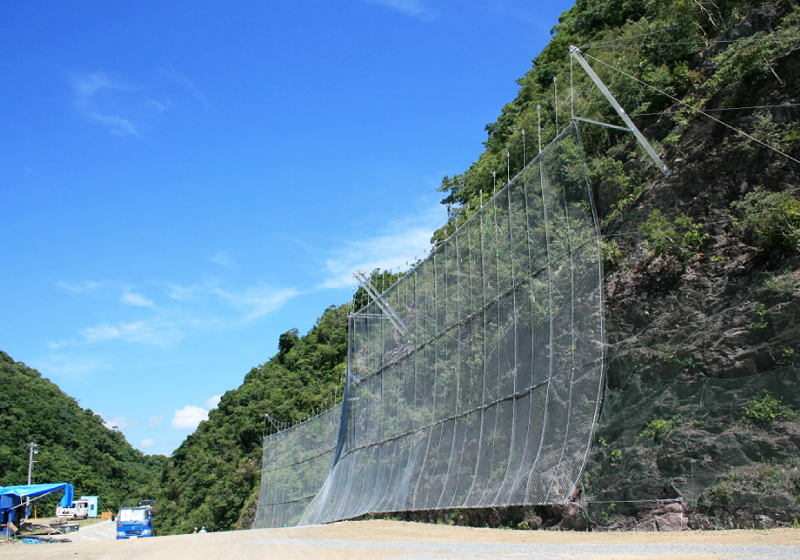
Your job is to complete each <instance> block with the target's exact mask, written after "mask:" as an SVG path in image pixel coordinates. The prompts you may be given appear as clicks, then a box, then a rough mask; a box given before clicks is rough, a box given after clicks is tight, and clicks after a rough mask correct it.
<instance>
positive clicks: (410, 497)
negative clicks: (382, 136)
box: [255, 125, 604, 527]
mask: <svg viewBox="0 0 800 560" xmlns="http://www.w3.org/2000/svg"><path fill="white" fill-rule="evenodd" d="M601 282H602V269H601V259H600V245H599V232H598V226H597V220H596V216H595V213H594V209H593V202H592V199H591V195H590V192H589V188H588V183H587V180H586V172H585V165H584V162H583V155H582V149H581V145H580V138H579V135H578V131H577V129H576V127H575V126H574V125H572V126H570V127H568V128H567V129H566V130H565V131H564V132H562V133H561V134H560V135H559V137H558V138H556V139H555V140H554V141H553V142H552V143H551V144H550V145H549V146H548V147H547V149H545V150H544V151H543V152H542V153H540V154H539V156H537V158H536V159H535V160H534V161H532V162H531V163H530V164H529V165H528V166H527V167H525V169H524V170H523V171H522V172H520V174H518V175H517V176H516V177H515V178H514V179H513V180H512V181H511V182H510V183H509V184H507V185H506V186H505V187H504V188H503V189H501V190H500V191H498V192H497V193H496V195H495V196H494V197H493V198H492V199H491V200H490V201H489V202H488V203H487V204H486V205H484V206H483V208H482V209H481V210H480V211H478V212H477V213H476V214H475V215H473V216H472V217H471V218H470V219H469V220H468V221H467V222H466V223H465V224H464V225H462V226H461V227H460V228H459V229H458V230H457V231H456V233H454V234H453V235H452V236H451V237H450V238H449V239H447V240H446V241H445V242H443V243H442V244H440V245H439V246H438V247H436V248H435V249H434V250H433V251H432V253H431V255H430V256H429V257H428V258H427V259H426V260H424V261H422V262H421V263H420V264H418V265H417V266H415V267H414V268H412V269H411V270H410V271H408V272H407V273H406V274H405V275H404V276H403V277H402V278H401V279H400V280H399V281H398V282H397V283H395V284H394V285H393V286H392V287H390V288H389V289H388V290H387V291H386V292H384V293H383V294H382V299H383V304H382V305H378V302H372V303H370V304H369V305H367V306H366V307H365V308H363V309H361V310H360V311H359V312H358V313H355V314H352V315H351V317H350V333H349V336H350V344H349V354H348V366H349V367H348V369H349V372H350V375H349V376H348V383H347V388H346V394H345V401H344V409H343V410H342V411H340V412H342V415H341V418H342V420H341V422H342V424H341V430H340V432H339V438H338V441H332V440H329V441H328V442H325V443H321V446H322V447H321V449H324V450H323V451H320V448H318V449H317V450H315V451H314V450H310V449H306V450H304V451H302V452H300V451H293V450H291V449H290V448H289V447H288V446H289V445H290V444H291V443H292V442H291V441H290V440H289V438H290V437H291V435H290V434H287V433H286V432H283V433H284V434H286V436H287V437H286V438H285V440H281V439H278V438H280V437H281V436H280V435H274V436H270V437H269V438H267V439H266V440H265V442H264V462H263V475H262V476H263V481H262V494H261V499H260V501H259V510H258V514H257V519H256V523H255V526H257V527H268V526H282V525H284V524H289V522H288V521H287V520H288V519H290V518H291V519H294V518H295V516H296V513H294V512H295V511H296V509H295V508H296V507H299V504H300V503H301V502H303V501H306V500H308V496H309V495H310V494H311V493H313V491H312V489H311V485H312V481H311V477H310V476H309V477H307V476H306V474H305V473H304V472H303V470H302V469H300V468H299V466H300V465H301V464H302V463H301V461H298V458H299V457H301V456H306V455H308V456H313V457H315V459H314V460H315V461H316V460H317V458H320V459H321V458H322V457H324V458H325V460H327V461H328V467H329V468H330V467H331V466H332V469H330V472H329V474H328V476H327V478H325V479H324V483H323V480H321V479H319V478H317V479H316V480H315V481H314V482H315V483H319V486H318V489H319V492H318V493H317V494H316V496H315V497H314V499H313V500H311V501H310V504H309V505H308V507H307V508H306V510H305V512H304V513H303V515H302V518H301V519H300V521H299V523H300V524H315V523H325V522H331V521H335V520H340V519H347V518H352V517H356V516H359V515H363V514H365V513H368V512H391V511H413V510H424V509H449V508H456V507H487V506H503V505H524V504H547V503H559V502H564V501H566V500H568V499H569V498H570V495H571V494H572V493H573V491H574V490H575V486H576V483H577V480H578V477H579V476H580V474H581V471H582V469H583V466H584V464H585V461H586V456H587V452H588V450H589V447H590V443H591V440H592V434H593V430H594V427H595V423H596V419H597V415H598V410H599V406H600V399H601V390H602V387H603V373H602V371H603V338H604V332H603V315H602V292H601ZM387 309H390V310H392V311H389V312H390V313H391V312H393V313H395V314H396V316H397V318H399V319H400V320H401V321H402V323H403V324H404V325H405V326H406V327H407V329H406V331H405V333H401V332H400V330H398V328H397V327H396V326H395V323H397V321H394V322H392V321H390V320H389V319H388V315H387V313H386V310H387ZM336 410H339V409H338V408H337V409H336ZM333 415H335V412H334V413H333ZM315 422H317V420H312V421H309V422H307V423H305V424H303V425H301V426H298V428H300V429H302V430H310V431H313V432H314V433H315V434H316V433H318V432H320V433H321V430H319V429H318V428H316V427H315ZM319 422H330V421H329V420H325V419H323V418H322V417H320V420H319ZM326 425H327V424H326ZM298 439H299V438H298ZM307 439H311V440H313V439H314V438H313V437H312V438H307ZM298 443H300V442H299V441H298ZM323 454H324V455H323ZM315 464H316V463H315ZM279 471H280V473H282V474H279ZM318 474H319V473H318V472H317V471H315V472H314V475H313V476H317V475H318ZM284 476H286V477H288V478H291V477H292V476H296V477H298V478H303V480H302V481H297V482H291V481H290V480H288V478H287V479H285V480H283V481H282V482H280V484H279V486H280V487H281V489H282V491H283V490H285V492H284V493H283V494H281V492H277V491H274V490H273V494H270V490H269V489H270V488H275V487H276V483H275V482H274V481H275V480H276V479H277V478H279V477H284ZM301 487H303V490H300V488H301ZM306 488H307V490H306ZM278 494H281V495H282V496H283V497H281V498H272V497H270V496H272V495H275V496H277V495H278ZM284 504H288V505H284ZM282 508H287V509H291V510H292V514H291V515H289V514H284V513H279V512H278V511H279V510H280V509H282ZM267 511H269V512H270V513H266V512H267Z"/></svg>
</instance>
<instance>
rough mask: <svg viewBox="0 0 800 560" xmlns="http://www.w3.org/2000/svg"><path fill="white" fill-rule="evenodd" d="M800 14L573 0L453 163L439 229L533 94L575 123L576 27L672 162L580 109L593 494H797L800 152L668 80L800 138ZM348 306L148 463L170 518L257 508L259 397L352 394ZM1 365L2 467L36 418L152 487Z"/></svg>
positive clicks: (696, 502) (142, 469) (781, 9)
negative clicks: (599, 274)
mask: <svg viewBox="0 0 800 560" xmlns="http://www.w3.org/2000/svg"><path fill="white" fill-rule="evenodd" d="M799 24H800V10H798V7H797V2H796V1H792V0H779V1H777V2H773V3H768V2H765V1H763V0H754V1H747V0H717V1H716V2H709V1H707V0H691V1H689V0H578V2H577V3H576V5H575V6H574V7H573V8H572V9H570V10H569V11H567V12H565V13H564V14H563V15H562V16H561V18H560V19H559V24H558V25H557V26H556V27H555V28H554V30H553V32H554V35H553V38H552V40H551V42H550V44H549V45H548V46H547V47H546V48H545V49H544V50H543V51H542V53H541V54H540V55H539V56H537V57H536V58H535V59H534V61H533V68H532V69H531V70H530V71H528V72H527V73H526V74H525V75H524V76H523V77H522V78H521V79H520V80H519V85H520V90H519V94H518V95H517V97H516V98H515V99H514V100H513V101H511V102H510V103H508V104H507V105H506V106H505V107H503V110H502V113H501V115H500V116H499V117H498V119H497V121H496V122H494V123H491V124H489V125H487V127H486V131H487V133H488V138H487V141H486V143H485V145H486V150H485V151H484V152H483V153H482V154H481V156H480V157H479V158H478V160H477V161H476V162H475V163H473V164H472V165H471V166H470V168H469V169H467V170H466V171H464V172H461V173H457V174H455V175H453V176H451V177H450V176H448V177H445V178H444V180H443V182H442V185H441V187H440V191H441V192H442V193H444V196H445V198H444V200H443V203H444V204H446V205H447V207H448V210H449V212H448V216H449V217H448V222H447V224H445V225H444V226H443V227H442V228H441V229H440V230H439V231H437V232H436V234H435V235H434V238H433V241H434V242H440V241H442V240H443V239H444V238H445V237H446V236H447V235H449V234H450V233H452V232H453V231H454V229H455V228H456V227H457V226H459V225H460V224H461V223H463V222H464V221H465V220H466V219H467V218H468V217H469V216H470V215H472V214H474V213H475V212H476V211H477V209H478V208H479V205H480V203H481V198H482V197H483V200H484V201H485V200H486V197H488V196H489V195H491V194H492V192H493V188H494V181H493V175H492V173H493V172H494V173H495V174H496V175H497V178H501V177H503V178H505V170H506V153H509V154H510V161H511V173H512V175H513V174H514V173H516V172H517V171H519V170H520V169H521V168H522V166H523V165H524V164H525V163H527V162H526V161H525V157H523V155H525V156H527V159H530V155H532V154H534V153H535V149H536V140H535V131H536V130H537V122H538V116H539V112H538V111H537V107H540V108H541V116H542V125H543V126H542V138H543V143H547V142H548V141H549V140H551V139H552V138H553V137H554V136H555V134H556V124H555V120H556V119H555V115H556V113H557V114H558V119H559V123H560V125H562V126H563V124H564V123H565V121H566V119H567V116H568V115H569V113H570V110H571V100H570V98H569V92H568V88H567V87H565V84H569V83H570V78H571V73H570V63H569V58H568V55H567V52H568V47H569V45H578V46H582V50H583V51H584V52H586V53H587V54H589V55H591V56H593V57H596V59H597V60H591V59H590V62H591V63H592V65H593V66H594V67H595V69H596V70H597V72H598V73H599V74H600V76H601V78H602V79H603V80H604V81H605V83H606V84H608V85H609V87H610V89H611V90H612V91H613V92H614V94H615V95H616V96H617V98H618V99H619V101H620V102H621V103H622V105H623V106H624V107H625V108H626V109H627V110H628V111H629V113H630V114H631V115H632V116H633V118H634V120H635V121H636V123H637V125H638V126H639V127H640V128H641V129H642V130H643V131H644V133H645V135H646V136H647V137H648V138H649V139H650V140H651V141H652V143H653V144H654V146H655V148H656V150H657V151H659V152H660V154H661V156H662V157H663V159H664V160H665V161H666V163H667V165H668V167H669V168H670V169H671V170H672V171H673V173H672V175H671V176H670V177H669V178H667V179H664V178H662V177H661V176H660V175H659V173H658V171H657V170H656V169H655V167H654V166H653V165H652V163H651V162H650V161H649V160H648V159H647V157H646V156H645V155H644V153H643V152H642V151H641V150H640V149H639V148H638V147H637V145H636V143H635V141H634V140H633V138H632V137H631V136H630V135H628V134H626V133H623V132H619V131H613V130H609V129H605V128H599V127H585V126H582V128H581V132H582V135H583V140H584V145H585V147H586V150H587V166H588V171H589V177H590V182H591V188H592V189H593V192H594V194H595V198H596V202H597V209H598V212H599V215H600V218H601V220H602V223H603V234H604V235H605V236H606V239H605V242H604V244H605V252H604V256H605V259H606V293H607V299H606V301H607V308H608V319H609V321H608V342H609V346H608V351H607V360H608V369H607V375H608V387H607V391H606V401H605V405H604V410H603V418H602V419H601V422H600V426H599V430H598V434H597V435H598V445H597V446H596V448H595V451H594V452H593V454H592V456H591V457H590V459H589V463H588V464H587V470H586V475H585V478H584V480H583V485H582V487H583V491H584V496H585V497H586V498H588V499H589V500H599V501H610V500H624V499H631V500H635V499H652V498H654V497H656V496H662V497H663V496H664V495H665V494H664V488H666V487H671V488H673V489H676V488H677V489H679V491H681V492H683V493H684V495H685V496H686V497H687V498H689V500H690V503H692V504H693V507H696V508H697V509H696V516H695V517H694V518H693V519H695V521H694V522H695V523H697V524H703V523H705V524H711V525H713V524H714V523H720V521H719V519H726V518H725V517H724V516H725V515H728V516H729V517H730V516H734V517H730V520H733V519H734V518H735V515H734V514H728V513H725V514H724V515H723V514H720V513H719V511H717V513H714V514H713V515H712V514H711V513H709V512H712V513H713V512H714V511H716V510H713V508H714V507H717V508H719V507H725V508H729V509H730V508H734V509H736V508H738V509H739V510H741V509H742V508H750V510H752V511H759V512H760V511H766V510H768V509H770V508H771V511H775V510H776V508H778V507H780V508H783V510H784V511H794V510H796V509H798V502H797V499H796V497H795V494H798V492H800V491H799V490H798V488H800V485H798V484H800V482H798V481H800V472H798V467H797V460H798V458H799V457H800V451H799V450H798V447H797V443H795V442H797V441H800V434H798V423H797V414H796V411H797V410H798V409H800V394H798V383H797V379H796V377H797V364H798V361H800V360H799V359H798V357H800V332H799V331H798V321H797V317H799V316H800V257H798V251H800V246H799V245H798V240H799V239H800V217H799V216H800V210H799V207H800V202H799V201H798V199H799V198H800V166H798V165H797V164H796V163H794V162H791V161H789V160H787V159H786V158H784V157H782V156H780V155H778V154H776V153H775V152H774V151H770V150H769V149H767V148H765V147H764V146H763V145H759V144H757V143H754V142H753V141H752V140H749V139H746V138H744V137H742V136H740V135H737V134H736V133H734V132H733V131H732V130H730V129H728V128H726V127H724V126H722V125H719V124H715V123H714V122H713V121H710V120H707V119H706V118H704V117H701V116H698V115H697V114H696V113H695V112H693V111H691V110H689V109H687V108H686V106H685V105H682V104H681V103H678V102H677V101H675V100H676V99H679V100H681V101H683V102H685V103H686V104H688V105H692V106H694V107H698V108H702V109H703V110H706V111H709V112H710V113H711V114H713V115H715V116H720V117H724V120H725V121H726V122H729V123H731V124H732V125H733V126H736V127H737V128H739V129H742V130H744V131H746V132H747V133H748V134H750V135H751V136H753V137H754V138H756V139H758V140H760V141H762V142H765V143H767V144H769V145H771V146H774V147H776V148H778V149H780V150H782V151H784V152H787V153H789V154H790V155H792V156H793V157H795V158H800V153H799V150H800V134H798V132H797V131H798V129H800V127H798V126H797V121H798V115H800V111H798V109H797V107H796V105H797V104H800V99H798V93H797V92H800V56H799V55H798V53H800V31H798V30H799V29H800V25H799ZM587 45H589V46H587ZM591 45H594V46H591ZM603 63H605V64H608V65H609V66H610V67H615V68H618V69H621V70H624V72H626V73H627V74H628V76H625V75H623V74H621V73H618V72H616V71H613V70H611V69H610V67H609V66H604V65H603ZM553 77H557V83H558V84H559V97H558V99H557V100H554V97H553ZM632 78H636V79H638V80H642V81H644V82H646V83H648V84H651V85H652V86H654V87H655V88H657V89H658V90H661V91H662V92H664V93H667V94H669V96H671V98H670V97H666V96H664V95H662V94H661V93H658V92H657V91H655V90H654V89H651V88H648V87H644V86H643V85H641V84H640V83H638V82H637V81H635V80H634V79H632ZM572 79H573V80H574V83H575V91H576V97H575V103H574V107H575V113H576V114H577V115H580V116H584V117H588V118H592V119H596V120H603V121H606V122H611V123H618V120H617V116H616V115H615V114H614V112H613V110H612V109H611V108H610V107H609V105H608V104H607V102H606V101H605V100H604V99H603V98H602V96H601V95H600V94H599V93H598V92H597V91H596V89H595V88H594V86H592V85H590V84H589V82H588V78H587V77H586V76H585V75H584V74H583V72H582V71H581V70H579V69H577V68H576V69H575V72H574V75H572ZM737 107H759V108H757V109H735V108H737ZM523 130H526V131H527V135H523V134H522V131H523ZM502 183H503V181H502V180H501V181H498V184H502ZM631 234H633V235H631ZM356 300H357V301H360V298H359V295H358V294H357V298H356ZM348 311H349V308H348V307H347V306H341V307H331V308H329V309H328V310H327V311H326V312H325V313H324V314H323V316H322V317H321V318H320V319H319V321H318V323H317V324H316V325H315V326H314V328H312V329H311V331H310V332H309V333H308V334H307V335H305V336H300V334H299V333H298V332H297V331H296V330H292V331H288V332H286V333H284V334H283V335H281V337H280V340H279V341H278V353H277V354H276V355H275V356H274V357H273V358H271V359H270V360H269V361H267V362H266V363H264V364H262V365H260V366H258V367H256V368H253V369H252V370H251V371H250V372H249V373H248V374H247V375H246V376H245V379H244V382H243V384H242V385H241V386H240V387H239V388H238V389H235V390H232V391H229V392H228V393H226V394H225V396H224V397H223V398H222V400H221V402H220V404H219V407H218V408H217V409H215V410H214V411H212V412H211V414H210V417H209V419H208V421H206V422H203V423H201V424H200V426H199V427H198V429H197V431H196V432H195V433H194V434H192V435H191V436H189V437H188V438H187V439H186V441H185V442H184V443H183V444H182V445H181V446H180V447H179V448H178V449H177V450H176V452H175V454H174V455H173V457H171V458H170V459H168V461H167V462H166V464H165V465H164V468H163V470H162V472H161V476H160V479H159V480H158V483H159V484H160V487H161V495H160V497H159V498H158V500H157V501H158V506H159V509H160V512H159V516H160V520H159V525H160V527H159V529H160V530H161V531H162V532H185V531H189V530H191V528H192V527H194V526H196V525H197V526H199V525H205V526H206V527H207V528H209V529H211V530H222V529H232V528H237V527H249V525H250V523H251V521H252V517H253V515H254V510H255V502H256V499H257V494H258V486H259V480H260V462H261V439H262V437H263V435H265V434H267V433H270V432H271V430H273V429H274V428H273V427H272V424H271V422H270V421H269V419H268V418H267V417H266V415H267V414H268V415H269V417H270V419H271V421H272V422H275V423H294V422H298V421H301V420H302V419H304V418H306V417H307V416H309V415H311V414H313V413H314V412H315V411H319V410H321V409H323V408H324V407H325V406H326V402H327V405H331V404H333V402H334V401H335V400H336V397H337V395H338V396H339V397H340V395H341V389H342V380H343V375H344V371H345V359H346V352H347V313H348ZM0 368H2V370H1V371H0V373H2V377H0V388H2V389H3V391H2V392H0V398H2V400H0V418H2V419H3V425H4V426H12V427H13V428H9V429H8V430H7V431H5V432H0V459H2V462H0V464H2V465H3V468H4V470H3V472H2V476H0V482H3V483H12V482H17V481H24V476H22V475H24V473H25V471H26V467H27V464H26V458H27V457H26V456H25V449H24V447H23V446H24V444H25V443H26V442H27V441H29V440H31V439H33V440H35V441H37V443H39V444H40V446H41V449H42V453H41V454H40V455H39V457H38V459H39V461H40V463H39V464H37V473H40V475H41V476H42V477H47V478H49V479H65V480H70V481H75V483H76V490H77V491H78V492H81V493H89V494H91V493H97V494H100V495H102V496H108V501H109V503H112V502H113V501H114V500H117V501H119V502H121V501H124V500H125V499H127V498H128V497H130V496H135V497H136V498H138V497H140V496H144V495H147V493H148V492H150V491H151V489H150V488H149V487H148V486H147V484H148V482H147V481H148V480H151V478H150V476H149V473H152V472H153V471H152V468H153V467H154V466H156V467H157V466H158V462H159V461H160V460H162V459H161V458H158V457H153V458H146V457H143V456H141V454H138V452H136V451H134V450H132V449H130V447H129V446H127V447H126V444H125V442H124V440H123V438H122V436H121V434H119V433H117V432H114V431H109V430H106V429H105V428H103V427H102V422H101V421H100V419H99V417H97V416H96V415H94V414H92V413H91V411H82V410H81V409H80V408H79V407H78V406H77V404H76V403H75V402H74V401H73V400H72V399H69V398H68V397H65V399H66V401H65V402H63V403H61V402H60V401H59V402H58V403H57V404H51V403H47V402H42V403H38V401H37V404H35V405H32V406H31V407H28V406H27V405H25V406H23V405H20V404H19V403H21V402H26V400H25V399H30V397H29V396H26V397H25V399H21V398H20V397H21V394H17V393H16V392H15V393H11V392H10V391H11V390H12V389H13V390H14V391H23V390H24V391H25V395H29V394H34V393H35V391H28V390H27V389H22V387H28V388H34V386H35V388H36V389H37V390H38V391H39V393H40V394H47V395H51V394H52V395H55V394H56V393H57V389H55V388H54V386H52V384H49V382H47V381H46V380H42V379H41V378H40V377H39V375H38V373H36V372H33V371H32V370H29V369H27V368H25V367H24V366H22V365H21V364H14V363H13V362H12V361H11V360H10V359H9V358H8V357H7V356H5V355H0ZM6 372H10V373H11V374H12V375H13V376H14V383H6V379H11V378H10V377H8V376H7V375H6ZM37 380H38V381H37ZM37 383H41V384H42V385H41V387H40V386H39V385H37ZM51 400H53V403H56V401H55V399H51ZM776 403H777V404H776ZM23 417H24V418H26V422H19V419H20V418H23ZM70 418H77V419H78V421H79V424H80V429H79V428H78V427H69V424H68V421H69V419H70ZM84 434H87V435H86V436H85V437H84ZM89 442H91V445H89ZM793 461H794V463H793ZM148 469H149V470H148ZM776 470H777V472H779V473H785V476H777V475H775V471H776ZM792 473H794V474H792ZM37 479H39V475H37ZM112 479H113V480H114V481H115V482H114V484H113V485H112V484H110V483H109V481H110V480H112ZM120 481H121V483H120ZM673 491H674V490H673ZM669 495H672V494H669ZM704 504H705V506H704ZM703 507H705V508H706V509H703ZM710 508H711V509H710ZM765 508H766V509H765ZM611 509H612V508H605V509H604V510H603V511H599V512H597V511H595V512H594V514H593V515H594V516H593V519H594V521H595V522H596V523H601V524H612V525H613V524H614V523H617V524H620V523H623V521H621V520H620V519H621V518H620V519H617V518H619V517H620V516H619V513H620V510H621V508H617V509H616V512H613V511H611ZM726 511H727V510H726ZM752 511H751V513H752ZM703 515H707V517H706V518H703V517H702V516H703ZM737 515H738V514H737ZM752 515H756V514H752ZM752 515H751V518H752V519H755V518H754V517H753V516H752ZM759 515H760V514H759ZM712 517H715V518H716V519H717V521H713V520H712V519H711V518H712ZM703 519H705V521H703ZM730 520H728V521H724V520H723V521H722V523H729V522H732V521H730ZM540 521H541V520H540ZM634 522H637V521H634Z"/></svg>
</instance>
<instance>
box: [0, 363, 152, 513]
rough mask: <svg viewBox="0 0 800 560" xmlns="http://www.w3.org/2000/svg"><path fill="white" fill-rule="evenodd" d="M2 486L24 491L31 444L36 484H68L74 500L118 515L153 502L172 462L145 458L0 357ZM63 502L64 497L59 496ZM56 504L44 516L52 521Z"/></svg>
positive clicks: (44, 382)
mask: <svg viewBox="0 0 800 560" xmlns="http://www.w3.org/2000/svg"><path fill="white" fill-rule="evenodd" d="M0 426H2V429H0V486H13V485H19V484H26V483H27V480H28V478H27V477H28V451H29V448H28V447H27V444H28V443H30V442H34V443H36V444H37V445H38V451H39V453H38V454H37V455H36V456H35V459H36V461H37V463H36V464H35V465H34V470H33V483H34V484H36V483H46V482H69V483H72V484H73V485H74V486H75V494H76V495H77V496H80V495H89V496H92V495H97V496H100V497H101V502H100V508H101V509H106V508H108V509H111V510H112V511H115V510H116V509H117V508H119V507H120V506H123V505H131V504H136V503H138V502H139V500H140V499H142V498H146V497H151V498H155V497H156V495H157V494H158V488H157V487H156V486H154V484H153V481H154V480H157V478H158V473H159V472H160V471H161V467H162V466H163V462H164V460H165V459H166V457H164V456H161V455H149V456H147V455H143V454H142V453H141V452H140V451H137V450H136V449H134V448H132V447H131V446H130V444H129V443H128V442H127V441H126V440H125V437H124V436H123V435H122V433H120V432H119V431H116V430H113V429H108V428H106V427H105V426H104V425H103V419H102V418H101V417H100V416H99V415H97V414H94V413H93V412H92V411H91V410H84V409H82V408H81V407H80V406H79V405H78V403H77V402H76V401H75V399H73V398H71V397H69V396H67V395H65V394H64V393H63V392H61V390H60V389H59V388H58V387H57V386H56V385H55V384H54V383H52V382H50V381H49V380H48V379H45V378H43V377H42V376H41V374H40V373H39V372H38V371H36V370H34V369H31V368H29V367H27V366H26V365H25V364H23V363H22V362H15V361H14V360H13V359H11V357H10V356H9V355H8V354H6V353H4V352H0ZM58 498H59V499H60V496H58ZM54 501H55V500H54V499H50V500H47V501H45V502H44V503H48V504H49V505H48V506H46V507H45V508H44V510H43V509H42V507H41V506H40V508H39V511H38V514H39V515H40V516H42V515H53V514H54V509H55V505H54Z"/></svg>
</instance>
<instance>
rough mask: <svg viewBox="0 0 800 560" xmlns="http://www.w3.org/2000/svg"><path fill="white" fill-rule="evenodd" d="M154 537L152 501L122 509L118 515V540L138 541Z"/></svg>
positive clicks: (143, 501) (144, 501)
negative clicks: (142, 538)
mask: <svg viewBox="0 0 800 560" xmlns="http://www.w3.org/2000/svg"><path fill="white" fill-rule="evenodd" d="M152 536H154V533H153V501H152V500H142V501H141V502H139V505H138V506H136V507H124V508H120V510H119V513H118V514H117V538H118V539H138V538H141V537H152Z"/></svg>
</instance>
